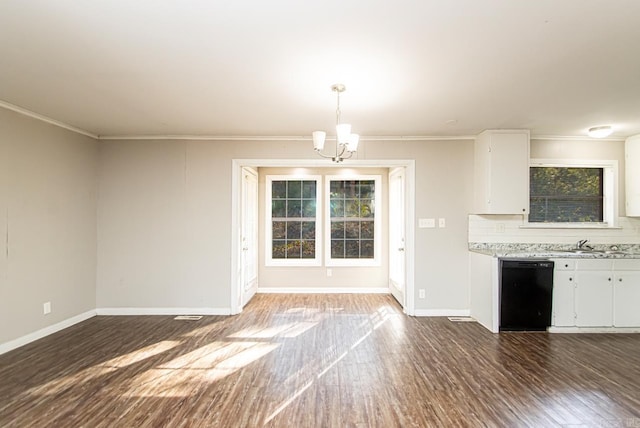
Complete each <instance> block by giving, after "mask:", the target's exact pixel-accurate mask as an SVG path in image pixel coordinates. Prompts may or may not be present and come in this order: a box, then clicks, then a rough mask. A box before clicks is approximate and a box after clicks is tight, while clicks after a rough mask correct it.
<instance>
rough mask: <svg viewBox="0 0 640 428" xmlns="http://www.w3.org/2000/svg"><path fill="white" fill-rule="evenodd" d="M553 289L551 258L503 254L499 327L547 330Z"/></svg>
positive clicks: (508, 329) (520, 329)
mask: <svg viewBox="0 0 640 428" xmlns="http://www.w3.org/2000/svg"><path fill="white" fill-rule="evenodd" d="M552 292H553V262H552V261H550V260H539V259H537V260H536V259H508V258H501V259H500V331H545V330H546V329H547V327H549V326H550V325H551V299H552Z"/></svg>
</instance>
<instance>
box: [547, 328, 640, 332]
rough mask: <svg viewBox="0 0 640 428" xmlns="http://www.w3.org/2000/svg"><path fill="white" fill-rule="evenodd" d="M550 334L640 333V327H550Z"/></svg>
mask: <svg viewBox="0 0 640 428" xmlns="http://www.w3.org/2000/svg"><path fill="white" fill-rule="evenodd" d="M547 331H548V332H549V333H640V327H549V328H548V329H547Z"/></svg>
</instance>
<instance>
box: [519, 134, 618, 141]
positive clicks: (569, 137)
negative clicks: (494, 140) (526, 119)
mask: <svg viewBox="0 0 640 428" xmlns="http://www.w3.org/2000/svg"><path fill="white" fill-rule="evenodd" d="M531 139H532V140H557V141H589V140H593V141H624V140H625V139H626V138H625V137H607V138H593V137H589V136H588V135H532V136H531Z"/></svg>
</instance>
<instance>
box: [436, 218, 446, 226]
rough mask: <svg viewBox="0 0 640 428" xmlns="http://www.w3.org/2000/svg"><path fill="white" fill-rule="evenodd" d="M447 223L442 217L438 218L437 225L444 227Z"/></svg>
mask: <svg viewBox="0 0 640 428" xmlns="http://www.w3.org/2000/svg"><path fill="white" fill-rule="evenodd" d="M446 225H447V223H446V221H445V219H444V218H439V219H438V227H446Z"/></svg>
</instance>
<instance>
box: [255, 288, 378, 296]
mask: <svg viewBox="0 0 640 428" xmlns="http://www.w3.org/2000/svg"><path fill="white" fill-rule="evenodd" d="M258 293H262V294H389V289H388V288H385V287H363V288H360V287H304V288H302V287H265V288H258Z"/></svg>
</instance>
